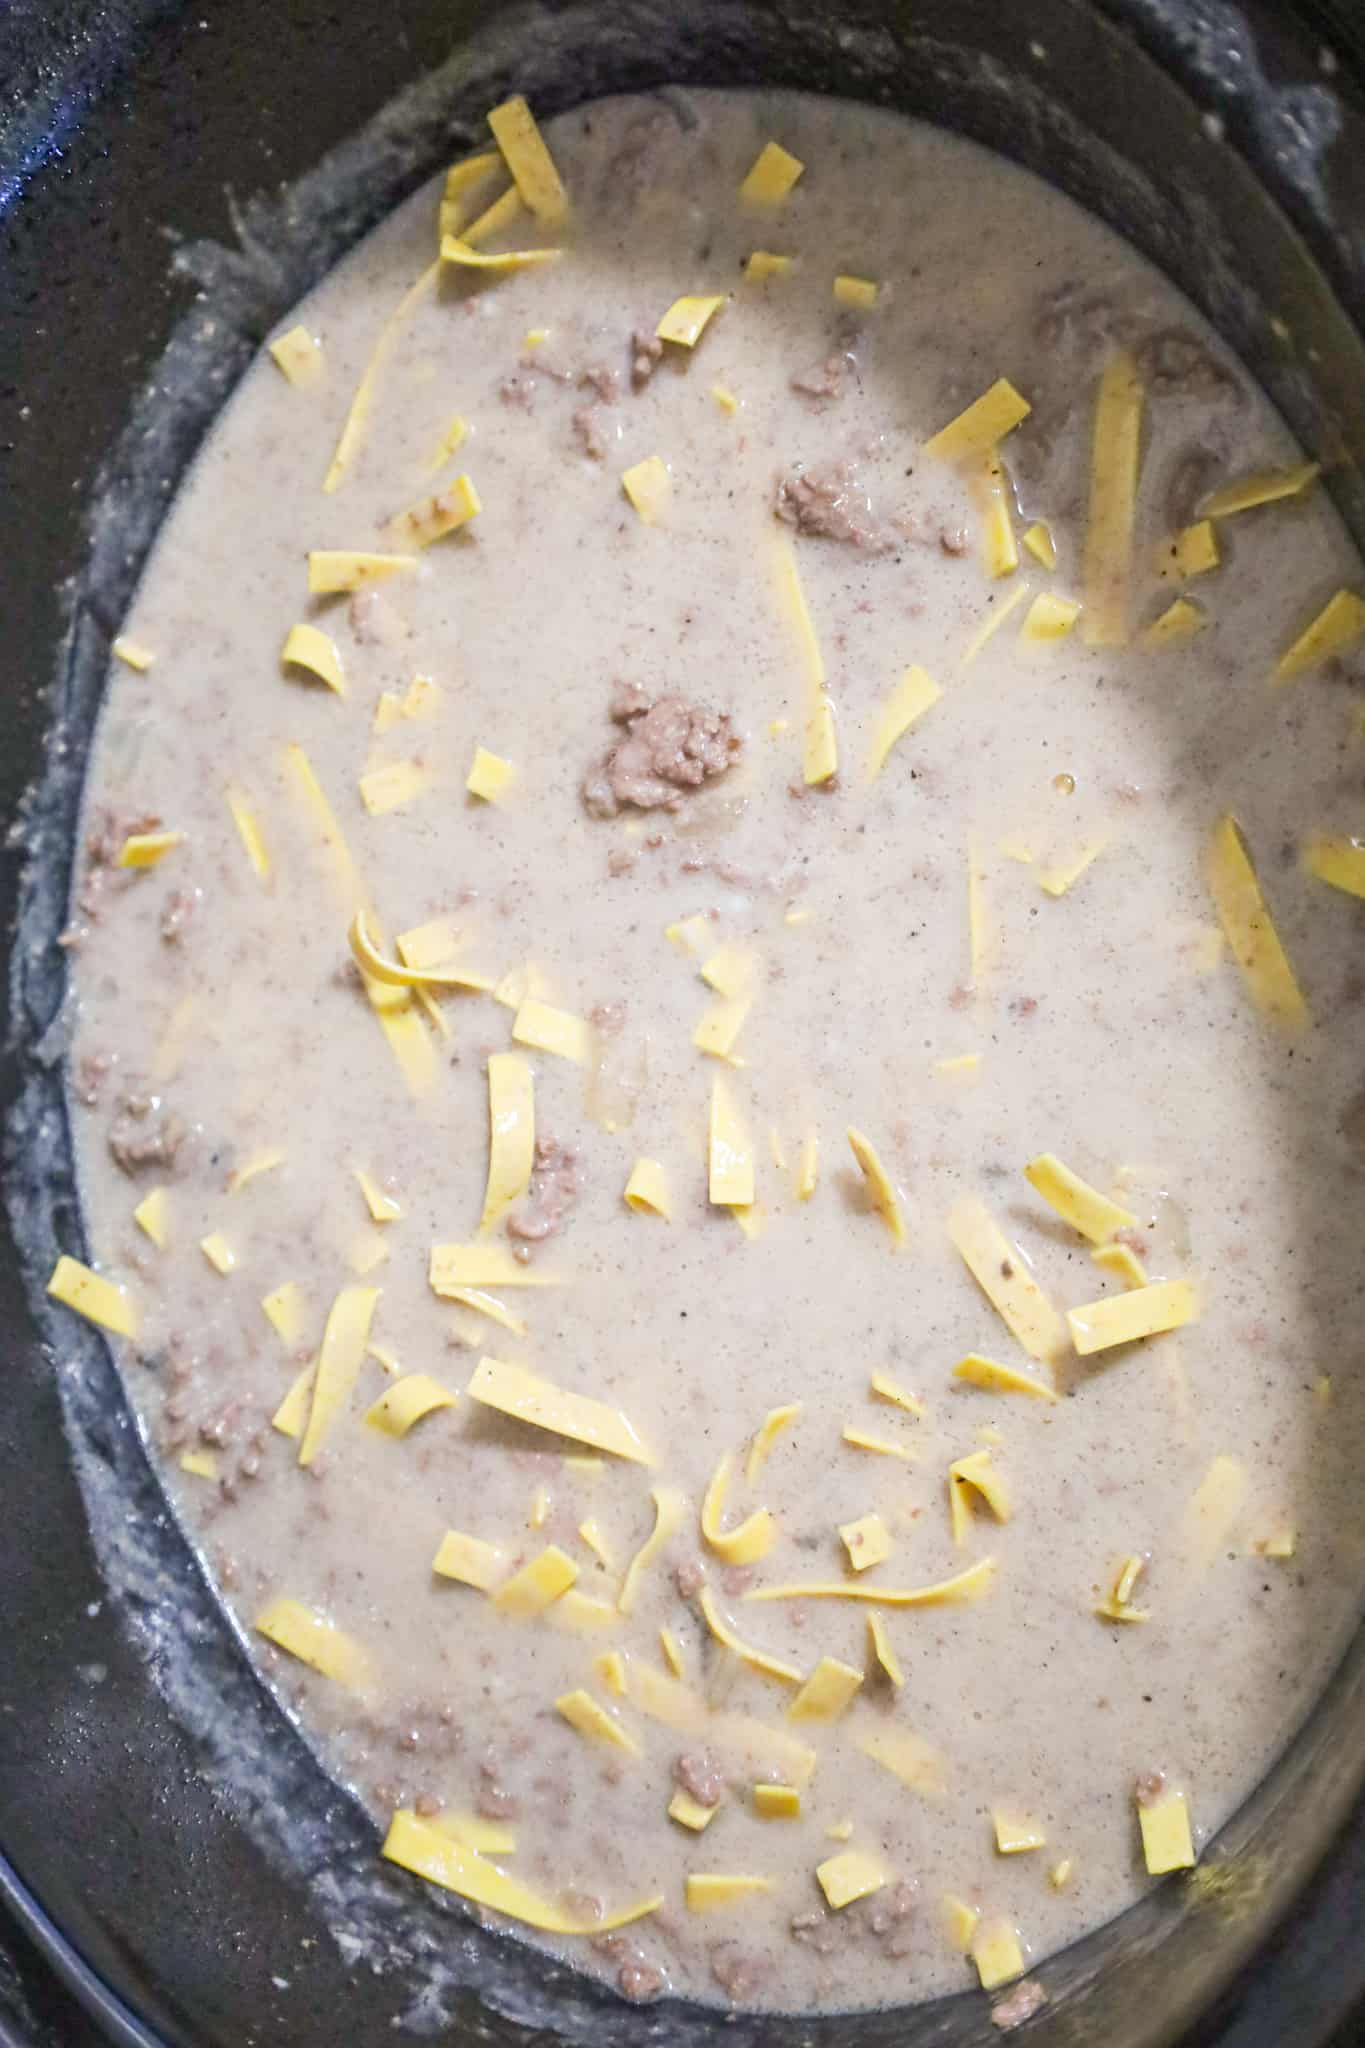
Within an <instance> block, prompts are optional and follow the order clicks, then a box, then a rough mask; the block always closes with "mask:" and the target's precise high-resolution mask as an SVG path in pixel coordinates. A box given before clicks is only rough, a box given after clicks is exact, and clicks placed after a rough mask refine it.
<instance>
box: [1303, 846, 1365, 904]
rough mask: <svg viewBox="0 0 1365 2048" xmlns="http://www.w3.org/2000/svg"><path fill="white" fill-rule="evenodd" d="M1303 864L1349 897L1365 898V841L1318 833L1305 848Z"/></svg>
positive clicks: (1321, 879) (1321, 880)
mask: <svg viewBox="0 0 1365 2048" xmlns="http://www.w3.org/2000/svg"><path fill="white" fill-rule="evenodd" d="M1303 864H1304V866H1305V867H1306V868H1307V870H1308V872H1309V874H1310V875H1316V876H1317V878H1318V880H1319V881H1320V882H1328V883H1330V884H1331V886H1332V888H1334V889H1341V890H1344V891H1345V893H1346V894H1347V895H1348V896H1365V839H1350V838H1346V837H1344V836H1342V837H1338V838H1331V837H1328V836H1327V835H1325V834H1323V833H1318V834H1316V835H1315V836H1314V837H1313V838H1312V839H1310V840H1309V841H1308V843H1307V845H1306V846H1305V847H1304V851H1303Z"/></svg>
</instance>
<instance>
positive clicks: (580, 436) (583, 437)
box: [573, 405, 607, 462]
mask: <svg viewBox="0 0 1365 2048" xmlns="http://www.w3.org/2000/svg"><path fill="white" fill-rule="evenodd" d="M573 430H574V438H575V439H576V440H577V442H578V445H579V447H580V448H581V449H582V450H583V453H584V454H585V455H590V456H591V457H592V459H593V461H594V462H601V460H602V459H603V457H604V456H605V454H606V452H607V444H606V441H605V439H604V438H603V434H602V415H601V413H600V412H599V411H598V410H597V407H596V406H595V405H580V406H579V408H578V410H577V412H576V413H575V414H574V416H573Z"/></svg>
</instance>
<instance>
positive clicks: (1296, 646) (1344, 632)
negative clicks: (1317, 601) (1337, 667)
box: [1275, 590, 1365, 683]
mask: <svg viewBox="0 0 1365 2048" xmlns="http://www.w3.org/2000/svg"><path fill="white" fill-rule="evenodd" d="M1362 635H1365V598H1360V597H1358V596H1357V595H1356V593H1355V591H1354V590H1338V591H1337V593H1336V595H1335V596H1333V597H1329V598H1328V600H1327V602H1326V604H1325V605H1324V606H1323V608H1322V610H1321V611H1320V612H1319V613H1318V615H1317V617H1316V618H1315V619H1313V620H1311V621H1310V623H1309V624H1308V625H1307V626H1305V627H1304V629H1303V631H1302V633H1300V635H1299V637H1298V639H1297V640H1296V641H1295V642H1294V643H1293V645H1292V646H1291V647H1288V648H1286V650H1285V652H1284V653H1283V654H1282V655H1281V656H1280V660H1279V664H1278V666H1277V668H1276V670H1275V680H1276V681H1277V682H1280V683H1287V682H1289V681H1290V680H1291V679H1292V678H1293V677H1294V676H1302V675H1306V674H1307V673H1308V671H1309V669H1313V668H1321V666H1322V664H1323V663H1324V662H1325V661H1330V660H1331V659H1332V657H1333V655H1337V654H1347V653H1349V652H1350V650H1351V648H1353V647H1354V646H1355V644H1356V642H1357V641H1358V640H1359V639H1360V638H1361V637H1362Z"/></svg>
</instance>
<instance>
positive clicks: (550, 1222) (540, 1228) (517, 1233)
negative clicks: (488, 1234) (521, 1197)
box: [507, 1138, 583, 1244]
mask: <svg viewBox="0 0 1365 2048" xmlns="http://www.w3.org/2000/svg"><path fill="white" fill-rule="evenodd" d="M582 1191H583V1176H582V1173H581V1171H580V1169H579V1164H578V1154H577V1153H576V1152H573V1151H571V1150H570V1149H569V1147H568V1146H567V1145H561V1144H560V1143H559V1142H558V1140H557V1139H555V1138H537V1139H536V1155H535V1164H534V1166H533V1167H532V1170H531V1188H530V1193H529V1194H528V1195H527V1197H526V1201H525V1203H524V1204H523V1206H522V1207H521V1208H519V1209H515V1210H514V1211H513V1212H512V1214H511V1215H510V1216H509V1217H508V1219H507V1235H508V1236H509V1237H514V1238H516V1239H518V1240H519V1241H520V1242H521V1243H522V1244H543V1243H544V1241H545V1239H546V1238H547V1237H553V1236H554V1234H555V1232H556V1231H557V1230H562V1229H563V1227H564V1222H565V1218H566V1217H567V1216H568V1213H569V1211H570V1210H571V1209H572V1207H573V1205H574V1203H575V1202H576V1201H577V1200H578V1197H579V1195H580V1194H581V1193H582Z"/></svg>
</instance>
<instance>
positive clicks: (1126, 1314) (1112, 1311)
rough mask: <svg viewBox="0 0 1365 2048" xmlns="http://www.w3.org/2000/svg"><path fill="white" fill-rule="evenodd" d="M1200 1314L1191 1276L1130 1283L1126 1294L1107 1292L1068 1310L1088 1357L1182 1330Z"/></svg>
mask: <svg viewBox="0 0 1365 2048" xmlns="http://www.w3.org/2000/svg"><path fill="white" fill-rule="evenodd" d="M1198 1315H1199V1294H1198V1290H1197V1289H1196V1288H1195V1286H1194V1285H1193V1283H1192V1282H1191V1281H1189V1280H1155V1281H1152V1282H1151V1283H1150V1284H1149V1285H1148V1286H1146V1287H1130V1288H1129V1289H1128V1290H1127V1292H1126V1293H1124V1294H1106V1295H1103V1296H1102V1297H1101V1298H1100V1300H1098V1301H1090V1302H1086V1303H1085V1304H1084V1305H1083V1306H1082V1307H1080V1308H1073V1309H1068V1310H1067V1318H1066V1319H1067V1322H1068V1323H1069V1324H1070V1325H1071V1337H1072V1342H1073V1343H1074V1344H1075V1346H1076V1349H1077V1351H1078V1352H1079V1353H1080V1355H1081V1356H1082V1357H1083V1358H1085V1357H1088V1356H1089V1355H1090V1353H1091V1352H1094V1351H1108V1350H1109V1349H1110V1348H1111V1347H1112V1346H1113V1345H1115V1344H1133V1343H1136V1342H1137V1341H1138V1339H1139V1338H1142V1337H1156V1336H1159V1335H1160V1334H1161V1332H1162V1331H1163V1330H1179V1329H1181V1328H1183V1326H1184V1325H1185V1324H1186V1323H1192V1322H1195V1321H1196V1320H1197V1319H1198Z"/></svg>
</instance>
